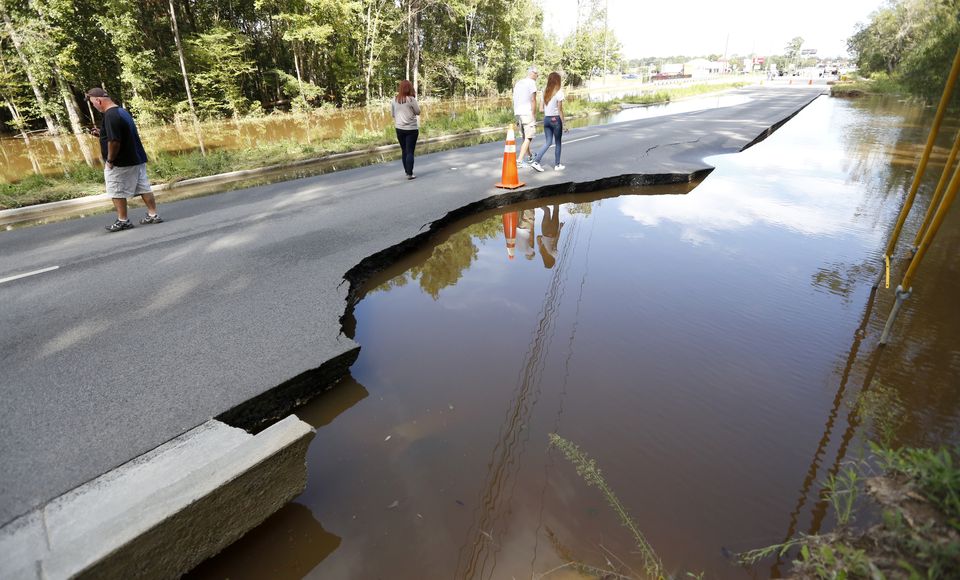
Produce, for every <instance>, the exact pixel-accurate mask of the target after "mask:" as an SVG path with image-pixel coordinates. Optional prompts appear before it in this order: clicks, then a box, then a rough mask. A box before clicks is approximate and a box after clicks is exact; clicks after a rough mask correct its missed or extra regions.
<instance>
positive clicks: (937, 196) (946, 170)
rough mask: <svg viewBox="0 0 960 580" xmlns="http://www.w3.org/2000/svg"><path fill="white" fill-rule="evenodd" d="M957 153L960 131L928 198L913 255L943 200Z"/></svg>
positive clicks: (959, 146) (958, 150)
mask: <svg viewBox="0 0 960 580" xmlns="http://www.w3.org/2000/svg"><path fill="white" fill-rule="evenodd" d="M958 152H960V131H957V138H956V139H954V141H953V149H951V150H950V155H948V156H947V163H946V165H944V166H943V173H942V174H941V175H940V181H938V182H937V188H936V189H935V190H934V191H933V197H931V198H930V207H928V208H927V215H925V216H924V217H923V224H922V225H921V226H920V229H918V230H917V235H916V237H915V238H914V239H913V252H914V253H916V252H917V248H919V247H920V240H922V239H923V235H924V234H925V233H926V231H927V228H928V227H929V226H930V220H931V219H933V214H934V213H936V211H937V206H939V205H940V200H941V199H942V198H943V190H944V187H946V185H947V181H949V179H950V168H952V167H953V162H954V161H956V159H957V153H958Z"/></svg>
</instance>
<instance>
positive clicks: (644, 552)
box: [550, 433, 664, 578]
mask: <svg viewBox="0 0 960 580" xmlns="http://www.w3.org/2000/svg"><path fill="white" fill-rule="evenodd" d="M550 444H551V445H552V446H554V447H556V448H557V449H559V450H560V452H561V453H563V455H564V456H565V457H566V458H567V460H568V461H570V463H572V464H573V466H574V467H575V468H576V470H577V475H579V476H580V477H581V478H583V480H584V481H585V482H586V483H587V485H590V486H594V487H597V488H598V489H600V493H602V494H603V497H604V498H606V500H607V503H608V504H609V505H610V507H611V508H613V511H614V512H615V513H616V514H617V518H618V519H619V520H620V523H621V524H623V526H624V527H625V528H627V529H628V530H630V533H631V534H632V535H633V539H634V541H635V542H636V543H637V547H638V548H639V549H640V556H641V558H642V559H643V568H644V572H645V573H646V574H647V576H649V577H651V578H663V577H664V574H663V563H662V562H661V561H660V557H659V556H657V554H656V552H654V551H653V547H652V546H651V545H650V542H648V541H647V538H646V537H645V536H644V535H643V533H642V532H641V531H640V528H638V527H637V524H636V522H634V521H633V518H632V517H630V514H629V513H628V512H627V508H625V507H624V505H623V503H622V502H621V501H620V499H619V498H618V497H617V496H616V494H614V493H613V490H612V489H610V486H609V485H607V482H606V480H605V479H604V478H603V474H602V473H601V472H600V468H599V467H597V462H596V461H594V460H593V459H591V458H590V457H589V456H588V455H587V454H586V453H584V452H583V451H581V450H580V448H579V447H577V446H576V445H575V444H573V443H571V442H570V441H567V440H566V439H564V438H563V437H561V436H559V435H557V434H556V433H551V434H550Z"/></svg>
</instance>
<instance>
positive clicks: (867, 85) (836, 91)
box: [830, 74, 906, 97]
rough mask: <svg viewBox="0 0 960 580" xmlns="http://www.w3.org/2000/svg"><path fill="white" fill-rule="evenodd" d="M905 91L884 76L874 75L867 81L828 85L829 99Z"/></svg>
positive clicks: (856, 79) (860, 80)
mask: <svg viewBox="0 0 960 580" xmlns="http://www.w3.org/2000/svg"><path fill="white" fill-rule="evenodd" d="M905 92H906V91H905V90H904V89H903V87H901V86H900V85H899V84H898V83H897V82H896V81H895V80H893V79H891V78H890V77H889V76H887V75H885V74H874V75H873V76H872V77H871V78H869V79H864V78H860V77H856V78H851V79H849V80H841V81H840V82H838V83H836V84H833V85H830V96H831V97H862V96H864V95H894V94H902V93H905Z"/></svg>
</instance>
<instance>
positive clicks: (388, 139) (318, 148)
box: [0, 82, 745, 209]
mask: <svg viewBox="0 0 960 580" xmlns="http://www.w3.org/2000/svg"><path fill="white" fill-rule="evenodd" d="M744 84H745V83H742V82H741V83H726V84H704V85H692V86H686V87H677V88H670V89H663V90H657V91H654V92H650V93H644V94H642V95H634V96H629V97H624V98H620V99H614V100H610V101H606V102H590V101H587V100H585V99H571V100H570V101H569V103H568V104H567V105H566V107H565V111H564V112H565V113H566V115H567V116H568V117H582V116H587V115H591V114H603V113H611V112H616V111H618V110H619V109H620V108H621V105H623V104H656V103H666V102H670V101H673V100H677V99H682V98H687V97H692V96H696V95H701V94H705V93H712V92H717V91H722V90H727V89H731V88H737V87H740V86H743V85H744ZM318 117H322V113H318ZM512 121H513V114H512V112H511V111H510V110H507V109H504V108H502V107H498V108H491V109H480V110H468V111H461V112H457V113H456V114H446V115H437V116H433V117H432V118H431V119H430V122H429V123H425V124H424V126H423V127H422V128H421V131H420V138H421V140H423V139H429V138H431V137H439V136H446V135H457V134H465V133H469V132H470V131H473V130H475V129H480V128H484V127H497V126H505V125H506V124H508V123H511V122H512ZM251 122H256V121H255V120H252V121H251ZM395 142H396V135H395V134H394V131H393V127H392V126H387V127H384V128H383V129H382V130H379V131H368V130H363V131H358V130H356V129H355V128H353V127H351V126H348V128H347V129H346V130H345V131H343V132H342V133H341V134H340V136H339V137H337V138H336V139H326V140H323V141H316V142H314V143H303V142H299V141H294V140H285V141H275V142H267V143H262V144H259V145H257V146H256V147H252V148H245V149H215V150H212V151H208V152H207V154H206V155H201V154H200V153H199V152H198V151H191V152H189V153H182V154H171V153H163V152H161V153H156V154H153V155H151V159H150V163H149V164H148V165H147V170H148V172H149V175H150V179H151V181H153V182H154V183H169V182H175V181H180V180H183V179H190V178H194V177H204V176H208V175H217V174H220V173H226V172H229V171H237V170H241V169H255V168H259V167H267V166H271V165H280V164H284V163H290V162H294V161H300V160H304V159H314V158H321V157H323V156H325V155H331V154H334V153H343V152H348V151H363V150H365V149H368V148H371V147H376V146H378V145H390V144H393V143H395ZM99 193H103V173H102V169H101V168H100V167H99V166H97V167H89V166H87V165H86V164H84V163H74V164H72V165H69V166H66V167H64V172H63V173H62V174H58V175H55V176H51V175H47V176H41V175H30V176H28V177H26V178H24V179H22V180H20V181H18V182H16V183H9V184H8V183H2V184H0V209H7V208H14V207H24V206H28V205H35V204H39V203H46V202H51V201H59V200H64V199H73V198H77V197H84V196H88V195H96V194H99Z"/></svg>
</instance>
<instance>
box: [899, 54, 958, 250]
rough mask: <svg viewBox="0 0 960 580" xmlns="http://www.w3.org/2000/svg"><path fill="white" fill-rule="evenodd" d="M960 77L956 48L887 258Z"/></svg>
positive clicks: (908, 208)
mask: <svg viewBox="0 0 960 580" xmlns="http://www.w3.org/2000/svg"><path fill="white" fill-rule="evenodd" d="M958 75H960V47H957V54H956V56H954V57H953V66H952V67H951V68H950V74H949V75H948V76H947V84H946V85H945V86H944V87H943V94H942V95H941V96H940V105H939V106H938V107H937V114H936V116H934V118H933V127H931V128H930V135H929V136H928V137H927V145H926V146H925V147H924V148H923V155H922V156H921V157H920V164H919V165H917V173H916V174H915V175H914V176H913V184H912V185H911V186H910V193H909V194H907V199H906V201H904V203H903V207H902V208H901V209H900V216H899V217H898V218H897V225H896V227H895V228H894V229H893V235H891V236H890V242H889V243H888V244H887V251H886V255H887V256H892V255H893V249H894V248H895V247H896V245H897V238H899V237H900V230H901V229H903V224H904V222H906V221H907V214H909V213H910V208H911V207H912V206H913V200H914V198H915V197H916V196H917V189H919V188H920V180H921V178H922V177H923V172H924V171H926V169H927V161H929V160H930V151H932V150H933V143H934V141H936V139H937V133H939V132H940V124H941V123H942V122H943V114H944V113H945V112H946V111H947V105H948V104H949V103H950V97H952V96H953V87H954V85H956V83H957V76H958Z"/></svg>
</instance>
